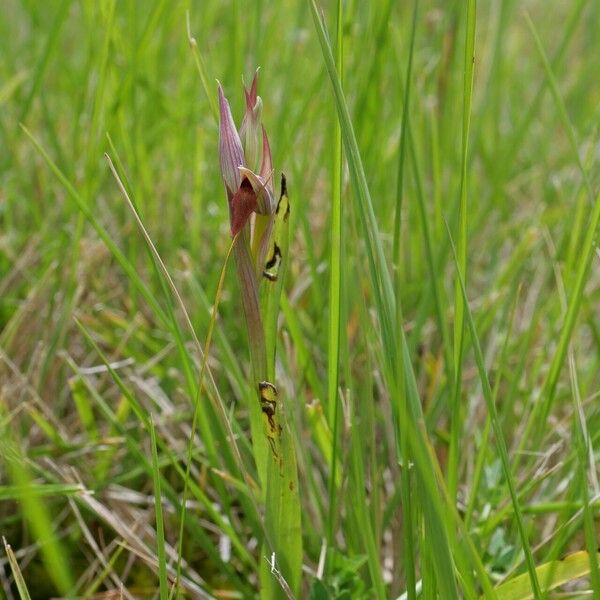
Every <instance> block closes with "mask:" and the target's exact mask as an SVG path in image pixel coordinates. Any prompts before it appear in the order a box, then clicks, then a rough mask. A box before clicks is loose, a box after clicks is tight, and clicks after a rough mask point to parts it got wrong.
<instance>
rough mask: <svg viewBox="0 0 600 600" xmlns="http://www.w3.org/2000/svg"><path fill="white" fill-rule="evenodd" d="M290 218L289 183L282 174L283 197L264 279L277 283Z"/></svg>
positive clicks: (276, 214)
mask: <svg viewBox="0 0 600 600" xmlns="http://www.w3.org/2000/svg"><path fill="white" fill-rule="evenodd" d="M289 216H290V202H289V200H288V195H287V183H286V179H285V175H284V174H283V173H282V174H281V195H280V197H279V202H278V203H277V210H276V211H275V226H274V231H273V236H272V241H271V246H270V248H269V252H268V253H267V256H268V258H267V262H266V263H265V268H264V270H263V277H265V278H266V279H268V280H269V281H277V279H278V277H279V267H280V266H281V262H282V260H283V252H284V251H283V250H282V245H281V239H282V237H283V235H284V233H283V230H284V224H287V220H288V218H289ZM286 237H287V234H286ZM278 242H279V243H278Z"/></svg>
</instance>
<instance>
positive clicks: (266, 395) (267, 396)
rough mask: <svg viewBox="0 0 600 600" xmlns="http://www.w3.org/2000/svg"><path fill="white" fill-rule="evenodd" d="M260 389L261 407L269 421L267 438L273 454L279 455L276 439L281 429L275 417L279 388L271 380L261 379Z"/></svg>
mask: <svg viewBox="0 0 600 600" xmlns="http://www.w3.org/2000/svg"><path fill="white" fill-rule="evenodd" d="M258 391H259V392H260V409H261V411H262V413H263V415H265V417H266V421H267V427H266V429H267V431H266V435H267V439H268V440H269V444H270V445H271V450H272V451H273V454H274V455H275V456H277V448H276V443H275V439H276V436H277V434H278V433H279V429H280V427H279V426H278V424H277V422H276V419H275V416H276V412H277V388H276V387H275V386H274V385H273V384H272V383H270V382H269V381H261V382H259V384H258Z"/></svg>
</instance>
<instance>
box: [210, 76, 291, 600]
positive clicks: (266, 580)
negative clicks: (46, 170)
mask: <svg viewBox="0 0 600 600" xmlns="http://www.w3.org/2000/svg"><path fill="white" fill-rule="evenodd" d="M257 76H258V71H257V72H256V74H255V75H254V78H253V80H252V85H251V86H250V89H244V92H245V96H246V110H245V112H244V117H243V119H242V122H241V125H240V128H239V129H237V128H236V126H235V123H234V120H233V116H232V114H231V109H230V107H229V102H227V99H226V98H225V94H224V93H223V88H222V87H221V85H220V84H219V113H220V126H219V160H220V164H221V176H222V178H223V183H224V184H225V192H226V195H227V202H228V204H229V221H230V227H231V234H232V236H233V238H234V239H233V244H234V248H233V253H234V257H235V263H236V268H237V274H238V280H239V288H240V299H241V301H242V306H243V310H244V316H245V319H246V327H247V330H248V343H249V349H250V361H251V365H252V374H251V377H252V381H251V384H252V387H253V388H254V390H255V394H256V395H255V399H256V401H255V402H250V403H249V408H250V411H249V413H250V429H251V433H252V449H253V453H254V458H255V461H256V469H257V473H258V477H259V481H260V484H261V488H262V492H263V496H262V497H263V499H264V502H265V540H264V542H263V554H264V555H265V556H273V557H275V556H277V559H278V569H279V570H280V572H281V574H282V579H283V581H285V582H286V585H289V590H290V593H289V594H288V596H291V597H293V596H294V594H298V592H299V589H300V578H301V573H302V535H301V525H300V522H301V516H300V515H301V510H300V500H299V494H298V470H297V462H296V453H295V452H296V451H295V447H294V441H293V436H292V434H291V432H290V430H289V426H288V424H287V420H286V414H285V403H284V398H283V397H282V396H280V395H279V392H278V389H277V386H276V372H275V351H276V345H277V321H278V312H279V303H280V297H281V293H282V290H283V279H284V276H285V268H286V263H287V251H288V239H289V236H288V229H289V219H288V217H289V212H290V204H289V201H288V197H287V187H286V180H285V177H284V175H283V174H282V176H281V193H280V195H279V199H278V200H277V202H276V201H275V196H274V192H273V167H272V161H271V149H270V147H269V140H268V138H267V134H266V132H265V129H264V127H263V126H262V123H261V116H262V100H261V98H260V96H258V95H257ZM284 512H285V519H282V518H281V515H283V514H284ZM273 560H275V559H273ZM273 564H275V563H273ZM260 577H261V588H262V593H261V597H262V598H269V599H271V598H276V597H277V598H279V597H280V593H279V592H280V590H279V588H278V587H277V588H274V587H273V585H274V584H273V577H272V571H271V570H270V569H266V568H264V567H263V568H262V569H261V572H260Z"/></svg>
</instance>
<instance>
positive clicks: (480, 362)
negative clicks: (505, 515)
mask: <svg viewBox="0 0 600 600" xmlns="http://www.w3.org/2000/svg"><path fill="white" fill-rule="evenodd" d="M448 235H450V230H448ZM451 243H452V250H453V255H454V262H455V265H456V269H457V275H456V276H457V278H458V282H459V284H460V290H461V294H462V297H463V303H464V307H465V317H466V323H467V326H468V329H469V333H470V335H471V342H472V344H473V351H474V353H475V362H476V363H477V369H478V371H479V378H480V380H481V386H482V389H483V396H484V398H485V402H486V405H487V410H488V414H489V415H490V419H491V422H492V429H493V431H494V436H495V438H496V447H497V449H498V453H499V454H500V460H501V462H502V470H503V471H504V477H505V479H506V484H507V486H508V489H509V492H510V497H511V501H512V506H513V511H514V515H515V520H516V522H517V527H518V530H519V535H520V538H521V543H522V545H523V551H524V553H525V561H526V563H527V569H528V571H529V579H530V582H531V587H532V590H533V592H534V595H535V597H536V598H541V589H540V584H539V582H538V578H537V573H536V570H535V563H534V561H533V554H532V553H531V548H530V546H529V541H528V539H527V531H526V530H525V523H524V521H523V513H522V511H521V507H520V505H519V500H518V496H517V489H516V486H515V481H514V478H513V475H512V472H511V467H510V460H509V458H508V450H507V449H506V441H505V440H504V433H503V432H502V426H501V424H500V420H499V418H498V412H497V410H496V404H495V403H494V396H493V393H492V388H491V387H490V381H489V379H488V375H487V371H486V368H485V361H484V359H483V353H482V351H481V345H480V343H479V336H478V335H477V330H476V329H475V322H474V321H473V315H472V314H471V309H470V308H469V301H468V298H467V290H466V289H465V285H464V281H463V278H462V274H461V271H460V267H459V264H458V257H457V255H456V249H455V247H454V242H453V241H452V240H451Z"/></svg>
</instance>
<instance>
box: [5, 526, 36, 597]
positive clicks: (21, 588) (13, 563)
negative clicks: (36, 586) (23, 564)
mask: <svg viewBox="0 0 600 600" xmlns="http://www.w3.org/2000/svg"><path fill="white" fill-rule="evenodd" d="M2 541H3V542H4V551H5V552H6V558H8V564H9V565H10V570H11V571H12V574H13V577H14V578H15V584H16V586H17V591H18V592H19V598H21V600H31V596H30V595H29V590H28V589H27V584H26V583H25V579H24V577H23V573H21V569H20V567H19V563H18V561H17V557H16V556H15V553H14V552H13V550H12V548H11V547H10V545H9V544H7V542H6V539H4V537H3V538H2Z"/></svg>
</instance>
